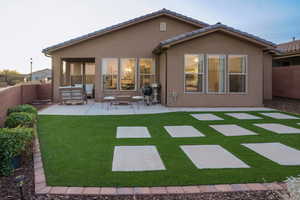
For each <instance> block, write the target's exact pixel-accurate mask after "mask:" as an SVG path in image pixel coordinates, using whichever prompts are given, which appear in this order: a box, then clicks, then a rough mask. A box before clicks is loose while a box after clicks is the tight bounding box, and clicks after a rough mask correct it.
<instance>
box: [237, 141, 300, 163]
mask: <svg viewBox="0 0 300 200" xmlns="http://www.w3.org/2000/svg"><path fill="white" fill-rule="evenodd" d="M242 145H244V146H245V147H248V148H249V149H251V150H252V151H255V152H256V153H258V154H260V155H262V156H264V157H266V158H268V159H270V160H272V161H274V162H276V163H278V164H280V165H300V150H297V149H294V148H291V147H289V146H287V145H284V144H281V143H248V144H242Z"/></svg>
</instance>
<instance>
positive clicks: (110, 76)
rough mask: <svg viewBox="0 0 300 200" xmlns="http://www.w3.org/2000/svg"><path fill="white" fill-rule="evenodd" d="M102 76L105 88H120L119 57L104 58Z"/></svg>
mask: <svg viewBox="0 0 300 200" xmlns="http://www.w3.org/2000/svg"><path fill="white" fill-rule="evenodd" d="M102 78H103V89H104V90H116V89H118V59H117V58H104V59H103V60H102Z"/></svg>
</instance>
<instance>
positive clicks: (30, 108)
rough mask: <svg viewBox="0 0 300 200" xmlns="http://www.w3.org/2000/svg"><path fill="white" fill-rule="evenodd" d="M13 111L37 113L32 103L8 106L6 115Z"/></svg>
mask: <svg viewBox="0 0 300 200" xmlns="http://www.w3.org/2000/svg"><path fill="white" fill-rule="evenodd" d="M15 112H27V113H31V114H34V115H37V109H36V108H35V107H33V106H32V105H28V104H23V105H18V106H16V107H13V108H9V109H8V110H7V115H10V114H11V113H15Z"/></svg>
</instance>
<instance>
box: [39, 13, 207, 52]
mask: <svg viewBox="0 0 300 200" xmlns="http://www.w3.org/2000/svg"><path fill="white" fill-rule="evenodd" d="M163 14H165V15H169V16H174V17H177V18H181V19H183V20H186V21H189V22H191V23H194V24H198V25H199V26H204V27H205V26H209V24H207V23H205V22H202V21H200V20H197V19H194V18H191V17H188V16H185V15H182V14H179V13H177V12H174V11H171V10H168V9H165V8H164V9H161V10H158V11H156V12H152V13H149V14H146V15H143V16H140V17H137V18H134V19H131V20H128V21H125V22H122V23H119V24H115V25H113V26H109V27H107V28H103V29H100V30H98V31H95V32H91V33H88V34H86V35H82V36H80V37H76V38H73V39H71V40H67V41H65V42H62V43H59V44H56V45H53V46H50V47H47V48H45V49H43V50H42V52H43V53H47V52H49V51H51V50H55V49H58V48H62V47H64V46H68V45H72V44H75V43H78V42H80V41H83V40H86V39H89V38H92V37H95V36H98V35H101V34H104V33H106V32H110V31H114V30H116V29H119V28H122V27H124V26H126V25H129V24H131V23H135V22H139V21H142V20H145V19H147V18H151V17H155V16H159V15H163Z"/></svg>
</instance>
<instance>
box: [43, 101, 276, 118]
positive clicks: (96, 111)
mask: <svg viewBox="0 0 300 200" xmlns="http://www.w3.org/2000/svg"><path fill="white" fill-rule="evenodd" d="M273 110H274V109H271V108H265V107H218V108H207V107H198V108H195V107H166V106H163V105H161V104H156V105H151V106H145V105H140V106H137V105H135V104H134V105H132V106H131V105H121V106H118V105H114V106H111V107H110V108H109V109H107V104H106V103H101V102H95V101H93V100H89V101H88V103H87V104H84V105H59V104H54V105H51V106H49V107H47V108H45V109H42V110H40V111H39V115H133V114H154V113H168V112H238V111H273Z"/></svg>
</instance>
